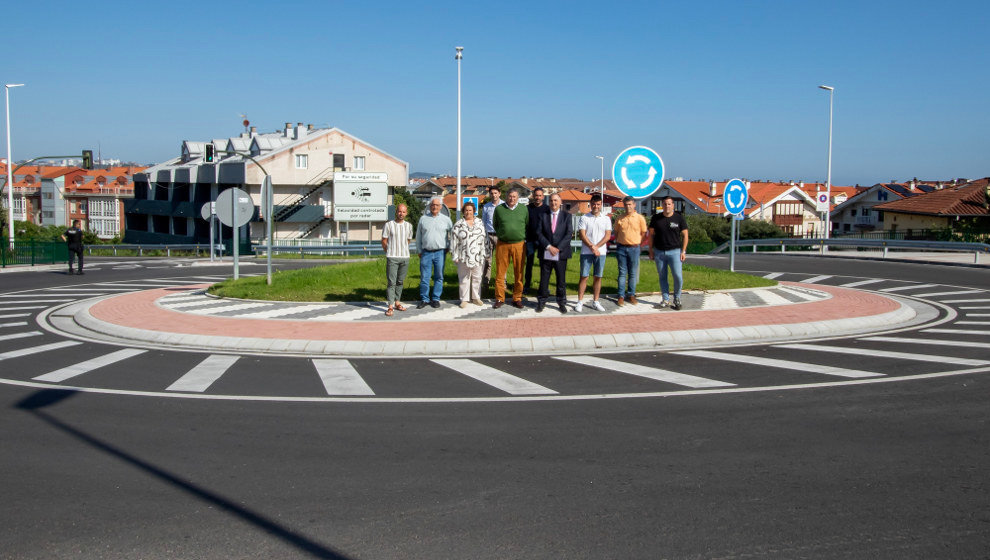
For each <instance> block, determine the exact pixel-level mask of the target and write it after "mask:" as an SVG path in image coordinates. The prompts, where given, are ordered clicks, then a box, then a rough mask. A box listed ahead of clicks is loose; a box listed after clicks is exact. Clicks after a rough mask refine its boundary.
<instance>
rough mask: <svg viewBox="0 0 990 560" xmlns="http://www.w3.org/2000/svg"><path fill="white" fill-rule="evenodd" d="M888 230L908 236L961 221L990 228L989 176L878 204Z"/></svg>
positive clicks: (982, 227)
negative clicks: (901, 232)
mask: <svg viewBox="0 0 990 560" xmlns="http://www.w3.org/2000/svg"><path fill="white" fill-rule="evenodd" d="M873 210H874V211H875V212H878V213H879V214H880V215H881V216H882V218H881V219H882V221H883V222H884V224H885V225H886V228H885V229H887V230H888V231H892V232H894V231H903V232H904V233H905V237H906V238H908V239H910V238H911V237H912V236H913V235H914V234H915V233H917V232H919V230H933V229H958V225H959V224H960V223H961V222H966V223H968V224H969V225H970V226H973V227H974V228H978V229H982V230H990V177H985V178H983V179H977V180H975V181H968V182H965V183H961V184H952V185H944V186H943V188H941V189H935V190H932V191H930V192H927V193H923V194H918V195H916V196H911V197H907V198H901V199H898V200H892V201H890V202H884V203H883V204H877V205H876V206H874V207H873Z"/></svg>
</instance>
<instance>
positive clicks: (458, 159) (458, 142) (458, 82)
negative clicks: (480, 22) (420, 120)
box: [454, 47, 464, 219]
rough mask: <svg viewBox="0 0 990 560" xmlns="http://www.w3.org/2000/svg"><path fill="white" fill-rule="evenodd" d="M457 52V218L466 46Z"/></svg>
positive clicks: (457, 48)
mask: <svg viewBox="0 0 990 560" xmlns="http://www.w3.org/2000/svg"><path fill="white" fill-rule="evenodd" d="M454 48H455V49H456V50H457V53H456V54H455V55H454V60H456V61H457V214H456V216H457V219H460V217H461V58H463V57H464V54H463V52H464V47H454Z"/></svg>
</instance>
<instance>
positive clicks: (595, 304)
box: [591, 299, 605, 311]
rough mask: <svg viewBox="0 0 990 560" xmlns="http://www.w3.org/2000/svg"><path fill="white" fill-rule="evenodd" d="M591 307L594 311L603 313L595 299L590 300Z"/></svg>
mask: <svg viewBox="0 0 990 560" xmlns="http://www.w3.org/2000/svg"><path fill="white" fill-rule="evenodd" d="M591 306H592V307H594V308H595V311H605V308H604V307H602V304H601V303H600V302H599V301H598V300H597V299H593V300H591Z"/></svg>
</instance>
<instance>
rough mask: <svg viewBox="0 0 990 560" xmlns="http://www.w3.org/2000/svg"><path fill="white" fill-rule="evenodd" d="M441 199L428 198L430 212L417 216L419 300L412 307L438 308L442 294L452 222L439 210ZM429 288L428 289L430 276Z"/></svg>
mask: <svg viewBox="0 0 990 560" xmlns="http://www.w3.org/2000/svg"><path fill="white" fill-rule="evenodd" d="M442 206H443V199H442V198H440V197H439V196H435V197H433V198H432V199H431V200H430V213H429V214H426V215H425V216H421V217H420V218H419V223H418V224H417V225H416V248H417V249H418V250H419V303H418V304H416V309H422V308H424V307H426V306H427V305H430V306H432V307H440V294H441V293H443V265H444V260H446V257H447V247H449V244H450V232H451V230H452V229H454V224H452V223H451V222H450V218H448V217H447V216H444V215H443V214H441V213H440V208H441V207H442ZM431 277H432V278H433V290H432V292H431V290H430V278H431Z"/></svg>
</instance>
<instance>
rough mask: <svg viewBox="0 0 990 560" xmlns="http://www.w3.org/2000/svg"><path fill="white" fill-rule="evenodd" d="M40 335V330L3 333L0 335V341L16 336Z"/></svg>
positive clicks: (15, 337) (14, 338) (13, 338)
mask: <svg viewBox="0 0 990 560" xmlns="http://www.w3.org/2000/svg"><path fill="white" fill-rule="evenodd" d="M40 335H41V331H28V332H22V333H14V334H4V335H0V341H4V340H16V339H18V338H30V337H32V336H40Z"/></svg>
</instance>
